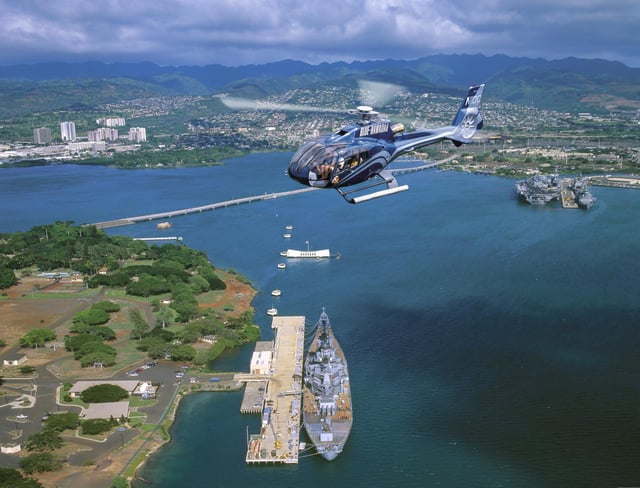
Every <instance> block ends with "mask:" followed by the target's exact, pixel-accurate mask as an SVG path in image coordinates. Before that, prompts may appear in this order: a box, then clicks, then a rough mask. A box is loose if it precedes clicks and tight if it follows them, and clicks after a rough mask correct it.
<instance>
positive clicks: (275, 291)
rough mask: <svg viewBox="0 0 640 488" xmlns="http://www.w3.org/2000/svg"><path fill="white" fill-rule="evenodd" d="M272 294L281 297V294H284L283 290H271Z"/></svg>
mask: <svg viewBox="0 0 640 488" xmlns="http://www.w3.org/2000/svg"><path fill="white" fill-rule="evenodd" d="M271 295H272V296H274V297H279V296H280V295H282V290H278V289H276V290H271Z"/></svg>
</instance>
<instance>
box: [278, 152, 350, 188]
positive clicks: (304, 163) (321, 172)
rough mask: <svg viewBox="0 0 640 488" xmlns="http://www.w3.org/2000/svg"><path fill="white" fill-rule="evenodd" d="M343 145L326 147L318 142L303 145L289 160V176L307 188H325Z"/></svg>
mask: <svg viewBox="0 0 640 488" xmlns="http://www.w3.org/2000/svg"><path fill="white" fill-rule="evenodd" d="M343 146H344V145H342V144H340V145H333V144H332V145H327V144H322V143H320V142H318V141H309V142H307V143H306V144H304V145H303V146H302V147H301V148H300V149H298V151H297V152H296V153H295V154H294V155H293V157H292V158H291V163H289V175H290V176H291V177H292V178H295V179H296V180H298V181H299V182H301V183H304V184H305V185H309V186H320V187H322V186H327V185H328V184H329V181H330V177H331V174H332V173H333V171H334V170H335V169H336V167H337V164H338V160H339V149H340V148H341V147H343Z"/></svg>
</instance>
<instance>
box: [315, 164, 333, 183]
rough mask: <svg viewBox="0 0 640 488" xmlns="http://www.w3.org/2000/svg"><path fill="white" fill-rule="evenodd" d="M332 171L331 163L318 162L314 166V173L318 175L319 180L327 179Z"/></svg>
mask: <svg viewBox="0 0 640 488" xmlns="http://www.w3.org/2000/svg"><path fill="white" fill-rule="evenodd" d="M332 171H333V165H331V164H327V163H322V164H319V165H318V167H317V168H316V173H317V175H318V179H320V180H328V179H329V176H330V175H331V172H332Z"/></svg>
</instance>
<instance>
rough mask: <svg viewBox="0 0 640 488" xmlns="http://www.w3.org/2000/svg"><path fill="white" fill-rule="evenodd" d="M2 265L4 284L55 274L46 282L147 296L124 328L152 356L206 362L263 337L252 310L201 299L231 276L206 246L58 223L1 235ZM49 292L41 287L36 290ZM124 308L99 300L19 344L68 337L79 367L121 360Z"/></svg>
mask: <svg viewBox="0 0 640 488" xmlns="http://www.w3.org/2000/svg"><path fill="white" fill-rule="evenodd" d="M0 269H4V270H5V273H4V274H8V272H10V273H11V274H12V275H13V276H14V279H12V280H8V279H7V280H5V281H4V282H3V283H2V285H3V286H2V288H3V289H6V288H9V287H10V286H14V284H15V283H16V281H19V279H20V278H19V277H22V278H25V277H29V276H33V275H38V276H44V277H47V278H48V279H49V280H50V284H49V285H47V286H46V287H45V288H48V287H55V286H57V285H59V284H60V283H61V282H62V281H63V280H65V279H69V280H75V281H76V282H80V283H81V284H82V286H83V287H84V288H85V290H87V291H90V290H101V289H108V290H112V293H115V294H116V295H117V294H118V293H120V294H122V297H124V298H126V297H129V299H130V300H134V303H135V300H137V299H141V300H142V302H141V303H146V306H144V307H143V306H142V305H140V306H127V309H126V314H127V317H128V320H127V321H126V322H127V324H126V329H127V330H129V336H130V339H131V340H133V341H134V342H135V344H136V346H135V347H136V349H138V350H139V351H142V352H145V353H147V354H148V356H149V357H150V358H152V359H161V358H162V359H164V358H170V359H173V360H174V361H193V362H194V363H196V364H200V365H205V364H207V363H208V362H210V361H211V360H212V359H214V358H215V357H216V356H217V355H218V354H220V353H221V352H222V351H224V350H225V349H226V348H229V347H235V346H236V345H238V344H241V343H244V342H247V341H254V340H256V339H257V338H258V337H259V329H258V328H257V327H256V326H255V325H254V324H253V314H252V312H251V311H244V312H242V313H240V314H239V315H238V316H231V315H227V314H225V312H224V310H222V311H221V310H217V311H211V310H209V309H207V307H203V306H202V305H201V303H200V300H199V297H201V296H204V297H207V296H208V294H211V293H215V292H220V291H223V290H224V289H225V288H226V283H225V281H224V280H222V279H221V278H220V277H219V276H218V272H217V270H216V268H215V267H214V266H213V265H212V264H211V263H210V262H209V260H208V259H207V257H206V255H205V254H204V253H203V252H200V251H197V250H194V249H190V248H188V247H186V246H182V245H172V244H165V245H163V246H149V245H148V244H146V243H145V242H142V241H135V240H133V239H131V238H127V237H121V236H110V235H108V234H106V233H105V232H104V231H102V230H99V229H96V228H95V227H93V226H77V225H74V224H73V223H72V222H55V223H54V224H49V225H41V226H37V227H34V228H32V229H30V230H28V231H25V232H16V233H13V234H0ZM14 270H16V271H15V272H14ZM44 291H46V289H42V288H40V287H38V289H37V290H33V293H36V292H38V293H41V292H44ZM121 312H122V310H121V305H120V303H118V301H117V300H115V299H109V300H102V301H97V302H95V303H93V304H92V305H90V306H89V307H88V308H85V309H84V310H81V311H80V312H78V313H76V314H75V315H73V317H72V319H71V325H70V326H69V328H68V333H65V335H64V338H57V337H56V333H55V331H54V330H52V329H50V328H46V327H37V328H32V329H31V330H29V331H28V332H26V333H25V334H24V335H23V336H22V337H21V338H20V341H19V343H20V345H21V347H26V348H38V347H40V348H42V347H45V346H46V345H47V344H48V343H51V342H53V341H55V340H57V339H62V340H63V341H64V346H65V348H66V350H67V351H69V352H71V353H73V357H74V359H75V360H77V361H78V362H79V365H80V366H81V367H89V366H96V365H99V366H100V367H111V366H115V365H116V364H117V363H118V354H119V348H120V345H119V344H120V342H121V341H118V340H117V337H118V335H117V331H116V330H114V328H113V326H109V324H110V323H111V322H112V321H113V319H114V317H115V316H117V315H122V313H121ZM203 337H209V338H210V339H209V340H208V343H209V346H208V347H206V348H203V347H201V346H198V347H194V346H195V345H196V344H197V343H198V344H202V343H201V342H200V340H201V338H203Z"/></svg>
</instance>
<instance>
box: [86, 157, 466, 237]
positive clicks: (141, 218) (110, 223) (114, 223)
mask: <svg viewBox="0 0 640 488" xmlns="http://www.w3.org/2000/svg"><path fill="white" fill-rule="evenodd" d="M455 157H456V156H452V157H450V158H446V159H443V160H442V161H435V162H429V163H425V164H422V165H419V166H412V167H410V168H398V169H392V170H390V172H391V173H392V174H404V173H413V172H414V171H423V170H425V169H430V168H434V167H436V166H438V165H439V164H443V163H446V162H448V161H450V160H451V159H454V158H455ZM319 189H320V188H314V187H309V188H301V189H299V190H289V191H282V192H276V193H265V194H263V195H254V196H250V197H243V198H234V199H232V200H226V201H224V202H217V203H209V204H207V205H200V206H198V207H189V208H183V209H180V210H170V211H167V212H158V213H153V214H147V215H138V216H135V217H124V218H121V219H115V220H105V221H103V222H96V223H94V224H93V225H95V226H96V227H97V228H99V229H106V228H110V227H121V226H123V225H131V224H135V223H137V222H147V221H151V220H160V219H169V218H172V217H177V216H180V215H188V214H192V213H200V212H205V211H207V210H216V209H219V208H225V207H232V206H234V205H242V204H243V203H252V202H259V201H263V200H272V199H275V198H281V197H286V196H290V195H297V194H299V193H306V192H309V191H315V190H319Z"/></svg>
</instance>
